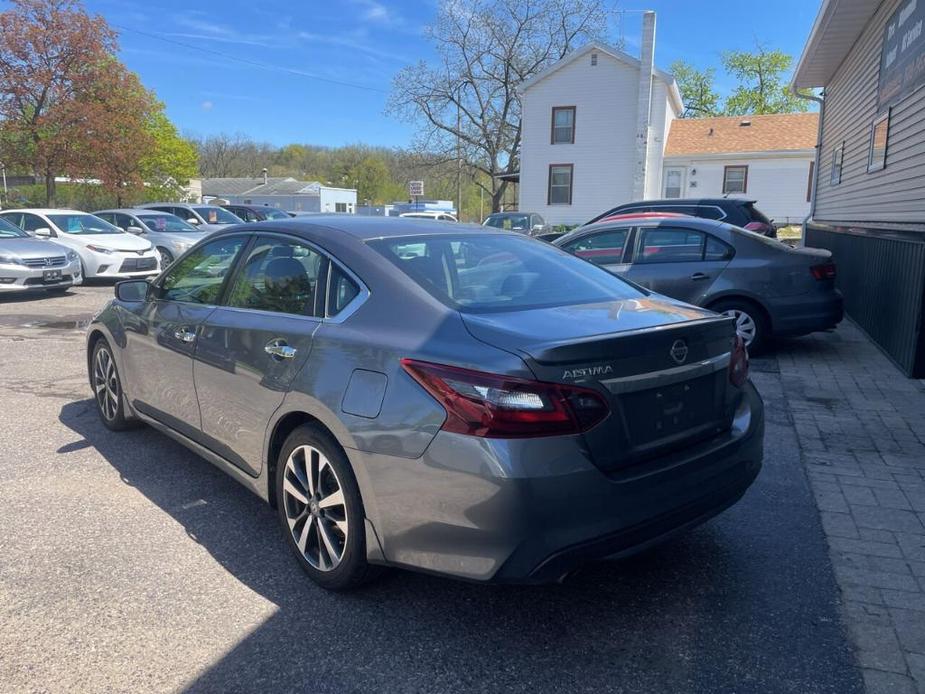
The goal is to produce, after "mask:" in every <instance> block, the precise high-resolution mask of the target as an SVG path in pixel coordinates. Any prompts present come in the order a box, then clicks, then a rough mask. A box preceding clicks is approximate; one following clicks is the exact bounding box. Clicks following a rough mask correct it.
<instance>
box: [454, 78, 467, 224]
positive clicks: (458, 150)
mask: <svg viewBox="0 0 925 694" xmlns="http://www.w3.org/2000/svg"><path fill="white" fill-rule="evenodd" d="M464 84H465V82H460V83H459V87H457V88H456V219H458V220H460V221H462V140H461V139H460V137H459V133H460V130H459V129H460V127H461V126H462V116H461V113H460V105H459V102H460V101H461V100H462V88H463V85H464Z"/></svg>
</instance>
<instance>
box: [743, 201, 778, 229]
mask: <svg viewBox="0 0 925 694" xmlns="http://www.w3.org/2000/svg"><path fill="white" fill-rule="evenodd" d="M743 207H744V208H745V213H746V214H747V215H748V219H749V221H750V222H761V223H762V224H770V223H771V220H770V219H768V217H767V216H766V215H765V214H764V213H763V212H762V211H761V210H759V209H758V208H757V207H755V206H754V205H752V204H751V203H748V204H747V205H743Z"/></svg>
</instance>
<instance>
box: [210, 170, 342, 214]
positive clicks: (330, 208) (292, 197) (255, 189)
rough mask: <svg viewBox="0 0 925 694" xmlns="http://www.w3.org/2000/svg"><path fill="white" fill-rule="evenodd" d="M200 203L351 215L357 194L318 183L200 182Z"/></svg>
mask: <svg viewBox="0 0 925 694" xmlns="http://www.w3.org/2000/svg"><path fill="white" fill-rule="evenodd" d="M202 199H203V202H211V201H215V200H224V201H226V202H229V203H232V204H235V203H236V204H243V205H269V206H270V207H276V208H279V209H281V210H286V211H287V212H341V213H345V214H354V213H355V212H356V205H357V192H356V190H355V189H353V188H334V187H331V186H325V185H322V184H321V183H319V182H318V181H298V180H296V179H294V178H291V177H285V178H280V177H276V178H274V177H267V176H264V177H263V178H204V179H203V180H202Z"/></svg>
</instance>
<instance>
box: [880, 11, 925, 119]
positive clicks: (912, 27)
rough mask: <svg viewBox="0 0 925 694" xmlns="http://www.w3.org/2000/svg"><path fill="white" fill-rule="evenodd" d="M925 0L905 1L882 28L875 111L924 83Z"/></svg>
mask: <svg viewBox="0 0 925 694" xmlns="http://www.w3.org/2000/svg"><path fill="white" fill-rule="evenodd" d="M923 22H925V0H906V1H905V2H903V3H902V4H901V5H900V6H899V8H898V9H897V10H896V11H895V12H894V13H893V16H892V17H890V18H889V20H888V21H887V23H886V27H885V28H884V30H883V50H882V53H881V54H880V85H879V91H878V97H877V110H878V111H884V110H886V109H887V108H888V107H890V106H892V105H893V104H895V103H896V102H897V101H899V100H900V99H902V98H903V97H905V96H908V95H909V94H911V93H912V92H913V91H915V89H917V88H918V87H920V86H922V85H923V84H925V36H923V34H922V31H923Z"/></svg>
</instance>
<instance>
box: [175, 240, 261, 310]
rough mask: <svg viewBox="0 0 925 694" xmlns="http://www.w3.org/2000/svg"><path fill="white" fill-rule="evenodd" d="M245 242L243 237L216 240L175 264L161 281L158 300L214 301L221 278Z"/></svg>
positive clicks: (223, 280) (220, 289) (192, 302)
mask: <svg viewBox="0 0 925 694" xmlns="http://www.w3.org/2000/svg"><path fill="white" fill-rule="evenodd" d="M246 241H247V237H245V236H232V237H230V238H223V239H218V240H216V241H212V242H211V243H207V244H205V245H203V246H201V247H200V248H198V249H197V250H196V251H195V252H194V253H190V254H189V255H187V256H186V257H185V258H183V259H182V260H180V261H179V262H177V263H175V264H174V265H173V266H171V268H170V270H169V271H168V272H167V274H166V275H165V277H164V280H163V281H162V282H161V291H160V299H162V300H164V301H185V302H187V303H191V304H215V303H217V302H218V299H219V297H220V296H221V293H222V286H223V284H224V283H225V277H226V276H227V275H228V273H229V272H230V271H231V267H232V265H234V261H235V258H237V257H238V254H239V253H240V252H241V248H242V247H243V246H244V244H245V242H246Z"/></svg>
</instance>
